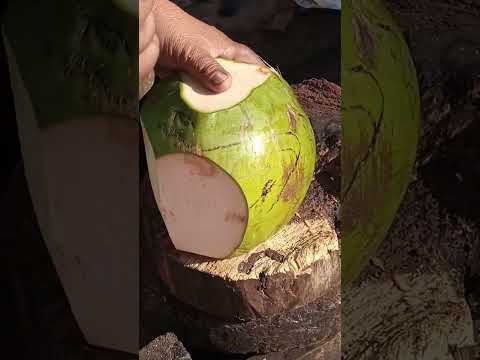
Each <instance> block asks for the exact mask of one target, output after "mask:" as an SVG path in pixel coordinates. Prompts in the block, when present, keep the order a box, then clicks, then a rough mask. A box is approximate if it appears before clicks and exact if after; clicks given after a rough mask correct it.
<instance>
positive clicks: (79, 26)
mask: <svg viewBox="0 0 480 360" xmlns="http://www.w3.org/2000/svg"><path fill="white" fill-rule="evenodd" d="M137 3H138V2H137ZM135 9H136V5H134V4H133V2H131V1H129V0H114V1H113V2H111V1H96V0H85V1H74V0H65V1H64V0H51V1H48V2H47V3H43V2H39V1H33V0H26V1H25V2H22V3H20V2H18V1H10V2H9V6H8V8H7V11H6V14H5V17H4V24H3V30H4V32H5V34H6V36H7V37H8V39H9V43H10V45H11V47H12V49H13V51H14V52H15V54H16V58H17V61H18V65H19V69H20V71H21V73H22V77H23V80H24V81H25V83H26V85H27V90H28V92H29V93H30V96H31V98H32V100H33V102H34V104H35V111H36V113H37V115H38V122H39V124H38V125H39V127H40V128H45V127H49V126H50V125H53V124H55V123H58V122H61V121H64V119H66V118H71V117H73V116H92V117H95V116H97V115H99V114H105V115H114V116H120V117H124V116H127V117H130V118H135V119H136V118H137V117H138V15H137V14H138V10H137V12H136V13H135ZM19 24H22V26H19Z"/></svg>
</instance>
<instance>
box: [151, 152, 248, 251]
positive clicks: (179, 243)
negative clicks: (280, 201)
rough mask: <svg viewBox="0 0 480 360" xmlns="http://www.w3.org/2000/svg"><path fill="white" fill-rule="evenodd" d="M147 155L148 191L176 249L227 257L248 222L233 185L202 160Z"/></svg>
mask: <svg viewBox="0 0 480 360" xmlns="http://www.w3.org/2000/svg"><path fill="white" fill-rule="evenodd" d="M149 147H151V145H150V144H147V148H149ZM151 154H152V152H150V151H149V150H148V149H147V156H148V155H150V156H148V157H149V159H148V161H149V163H150V164H149V166H150V167H152V165H153V164H154V169H152V170H153V172H150V174H154V175H153V177H154V178H153V179H151V183H152V187H154V188H156V189H154V190H153V191H154V194H155V198H156V202H157V205H158V208H159V209H160V213H161V214H162V217H163V220H164V222H165V225H166V227H167V230H168V233H169V235H170V238H171V239H172V242H173V244H174V246H175V248H176V249H177V250H181V251H185V252H190V253H194V254H198V255H203V256H208V257H211V258H218V259H223V258H225V257H228V256H229V255H230V254H231V253H233V252H234V250H235V249H236V248H237V247H238V246H240V244H241V242H242V240H243V236H244V234H245V229H246V226H247V222H248V207H247V202H246V200H245V197H244V195H243V193H242V191H241V189H240V187H239V186H238V184H237V183H236V182H235V180H233V178H232V177H231V176H230V175H228V174H227V173H226V172H225V171H223V170H222V169H221V168H220V167H218V166H217V165H215V164H214V163H213V162H211V161H210V160H208V159H206V158H202V157H199V156H196V155H193V154H187V153H175V154H170V155H165V156H162V157H160V158H158V159H154V158H153V157H152V156H151ZM151 177H152V176H151Z"/></svg>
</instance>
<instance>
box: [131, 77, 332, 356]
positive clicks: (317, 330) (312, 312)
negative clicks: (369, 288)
mask: <svg viewBox="0 0 480 360" xmlns="http://www.w3.org/2000/svg"><path fill="white" fill-rule="evenodd" d="M295 91H296V93H297V95H298V98H299V100H300V102H301V103H302V105H303V107H304V109H305V111H306V112H307V114H308V115H309V116H310V118H311V121H312V125H313V127H314V129H315V133H316V135H317V150H318V153H319V156H318V163H317V169H316V174H315V179H314V181H313V183H312V185H311V187H310V189H309V192H308V194H307V197H306V199H305V201H304V203H303V205H302V206H301V208H300V209H299V211H298V212H297V215H296V217H295V218H294V219H293V220H292V221H291V222H290V223H289V224H287V225H286V226H284V227H283V229H282V230H280V231H279V232H278V233H277V234H276V235H275V236H273V237H272V238H270V239H269V240H268V241H266V242H265V243H264V244H261V245H259V246H258V247H257V248H255V249H253V250H252V251H251V252H250V253H248V254H245V255H243V256H239V257H235V258H231V259H224V260H213V259H209V258H205V257H201V256H196V255H193V254H187V253H182V252H179V251H176V250H175V249H174V248H173V245H172V244H171V241H170V239H169V238H168V233H167V231H166V229H165V227H164V225H163V222H162V221H161V216H160V214H159V211H158V209H157V207H156V204H155V201H154V198H153V194H152V190H151V188H150V183H149V181H148V179H145V181H144V184H143V188H142V190H143V191H142V204H141V210H142V215H141V216H142V233H143V236H142V247H143V251H142V254H143V255H144V256H145V257H147V258H148V259H149V260H148V263H149V264H150V270H147V272H148V271H150V272H154V273H156V274H158V276H159V278H160V279H161V282H162V286H163V295H161V296H163V297H164V299H165V301H164V303H168V306H170V307H171V308H172V313H173V314H174V319H171V321H170V323H171V324H173V323H175V326H176V329H175V330H173V331H174V332H175V333H176V334H177V335H178V336H180V337H181V338H182V340H183V342H184V343H185V344H186V345H187V346H193V347H199V348H200V347H203V348H207V349H209V350H215V351H221V352H224V353H245V354H246V353H270V352H282V351H283V352H284V351H288V350H291V349H295V348H301V347H305V346H308V345H310V344H314V343H317V344H320V345H318V346H320V347H321V344H323V343H327V342H329V341H331V340H332V339H333V338H334V337H335V336H337V335H338V333H339V329H340V250H339V239H338V234H337V232H336V215H337V210H338V202H339V200H338V188H339V179H340V178H339V169H340V167H339V153H340V116H339V112H340V95H341V91H340V89H339V88H338V87H337V86H336V85H334V84H331V83H328V82H326V81H323V80H310V81H307V82H304V83H302V84H300V85H297V86H295ZM186 226H187V224H186ZM143 262H145V260H142V263H143ZM145 263H146V262H145ZM146 276H150V280H148V281H146V287H150V288H152V286H153V287H155V286H156V287H157V289H158V284H155V282H158V281H159V279H157V278H155V277H152V276H151V274H150V275H149V274H146ZM165 290H167V291H165ZM165 292H167V294H165ZM151 293H152V292H151ZM152 299H153V298H152V297H151V298H150V301H155V300H152ZM157 300H158V292H157ZM147 308H148V306H147ZM152 313H153V312H150V314H152ZM147 316H152V315H147ZM147 322H149V321H147ZM334 350H335V351H334ZM334 350H331V351H329V353H336V354H337V355H339V354H340V349H339V347H336V348H335V349H334ZM319 351H320V350H319ZM326 358H327V357H326Z"/></svg>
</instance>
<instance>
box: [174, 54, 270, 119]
mask: <svg viewBox="0 0 480 360" xmlns="http://www.w3.org/2000/svg"><path fill="white" fill-rule="evenodd" d="M217 61H218V62H219V64H220V65H222V66H223V68H224V69H225V70H227V71H228V72H229V73H230V74H231V76H232V86H231V87H230V88H229V89H228V90H226V91H224V92H222V93H219V94H215V93H212V92H210V91H209V90H206V89H205V88H204V87H202V86H201V85H200V84H198V82H196V81H194V80H193V79H192V78H190V77H189V76H188V75H185V74H182V80H183V82H182V83H181V84H180V96H181V97H182V99H183V101H185V102H186V103H187V104H188V105H189V106H190V107H191V108H192V109H194V110H196V111H199V112H202V113H212V112H216V111H221V110H225V109H228V108H231V107H232V106H235V105H237V104H238V103H240V102H241V101H242V100H244V99H245V98H246V97H248V96H249V95H250V93H251V92H252V91H253V90H254V89H255V88H256V87H258V86H260V85H262V84H263V83H264V82H265V81H266V80H267V79H268V78H269V77H270V75H271V74H272V71H271V70H270V69H268V68H267V67H264V66H259V65H254V64H245V63H238V62H233V61H228V60H224V59H217Z"/></svg>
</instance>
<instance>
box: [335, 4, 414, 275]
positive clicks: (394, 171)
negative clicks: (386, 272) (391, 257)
mask: <svg viewBox="0 0 480 360" xmlns="http://www.w3.org/2000/svg"><path fill="white" fill-rule="evenodd" d="M342 87H343V93H342V102H343V113H342V126H343V140H342V195H341V197H342V220H341V233H342V283H348V282H350V281H352V280H353V279H355V277H356V276H357V275H358V274H359V273H360V272H361V270H362V269H363V268H364V266H365V265H366V264H367V263H368V261H369V259H370V258H371V257H372V256H373V255H374V253H375V251H376V250H377V248H378V247H379V245H380V244H381V242H382V240H383V239H384V238H385V236H386V234H387V232H388V229H389V227H390V226H391V224H392V222H393V220H394V217H395V214H396V212H397V210H398V207H399V205H400V203H401V201H402V199H403V196H404V194H405V191H406V189H407V186H408V184H409V183H410V181H411V179H412V173H413V171H414V163H415V157H416V148H417V142H418V135H419V123H420V101H419V90H418V84H417V78H416V71H415V67H414V64H413V62H412V59H411V56H410V52H409V48H408V47H407V44H406V43H405V41H404V38H403V37H402V34H401V31H400V29H399V28H398V27H397V26H396V24H395V22H394V20H393V19H392V17H391V15H390V14H389V12H388V11H387V10H386V8H385V6H384V4H383V1H380V0H355V1H353V0H346V1H344V2H343V7H342Z"/></svg>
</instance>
